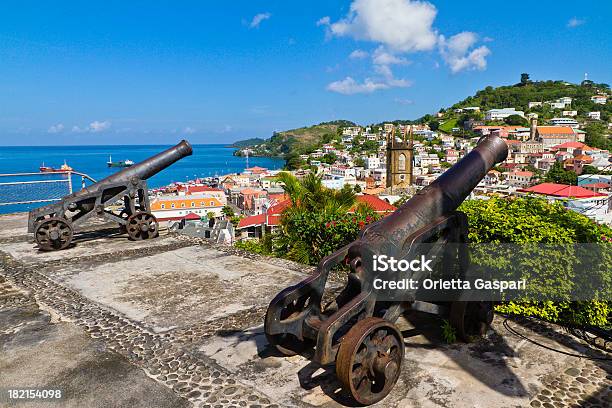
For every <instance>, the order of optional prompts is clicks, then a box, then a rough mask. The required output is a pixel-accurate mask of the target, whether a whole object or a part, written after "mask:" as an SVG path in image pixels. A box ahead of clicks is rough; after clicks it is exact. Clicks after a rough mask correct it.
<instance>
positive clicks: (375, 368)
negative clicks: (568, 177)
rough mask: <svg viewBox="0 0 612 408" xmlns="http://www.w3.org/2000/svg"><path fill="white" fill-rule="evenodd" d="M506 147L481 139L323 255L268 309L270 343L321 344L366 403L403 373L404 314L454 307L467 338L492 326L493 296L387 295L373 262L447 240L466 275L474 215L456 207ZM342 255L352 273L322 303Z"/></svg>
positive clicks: (445, 261) (323, 355) (447, 265)
mask: <svg viewBox="0 0 612 408" xmlns="http://www.w3.org/2000/svg"><path fill="white" fill-rule="evenodd" d="M507 155H508V147H507V145H506V143H505V142H504V141H503V140H502V139H500V138H498V137H494V136H489V137H486V138H484V139H482V140H481V141H480V143H479V144H478V146H477V147H476V148H474V149H473V150H472V151H471V152H470V153H469V154H468V155H467V156H466V157H464V158H463V159H462V160H461V161H459V162H458V163H457V164H455V165H454V166H453V167H451V168H449V169H448V170H447V171H446V172H445V173H444V174H442V175H441V176H440V177H439V178H438V179H437V180H436V181H434V182H433V183H432V184H431V185H429V186H427V187H425V188H424V189H422V190H421V191H419V192H418V193H417V194H416V195H415V196H414V197H412V198H411V199H410V200H409V201H408V202H406V203H405V204H404V205H403V206H401V207H400V208H399V209H397V210H396V211H395V212H394V213H393V214H391V215H389V216H388V217H386V218H383V219H381V220H379V221H378V222H375V223H373V224H371V225H369V226H367V227H366V229H365V230H363V231H362V232H361V234H360V236H359V238H358V239H357V240H356V241H354V242H352V243H350V244H349V245H347V246H345V247H344V248H341V249H339V250H338V251H336V252H335V253H333V254H331V255H329V256H327V257H326V258H324V259H323V260H322V261H321V263H320V264H319V267H318V269H317V270H316V271H315V272H314V273H313V274H312V275H311V276H309V277H308V278H306V279H305V280H303V281H302V282H300V283H298V284H297V285H294V286H291V287H288V288H286V289H285V290H283V291H281V292H280V293H279V294H278V295H276V297H275V298H274V299H273V300H272V302H271V303H270V305H269V307H268V310H267V312H266V317H265V324H264V331H265V334H266V337H267V339H268V342H269V343H271V344H273V345H275V346H276V348H277V349H278V350H279V351H280V352H282V353H284V354H286V355H293V354H296V353H300V352H303V351H306V350H307V349H309V348H313V347H314V354H313V360H314V361H315V362H317V363H319V364H321V365H329V364H332V363H334V362H335V364H336V374H337V376H338V379H339V380H340V382H341V383H342V384H343V386H344V388H345V389H346V390H348V391H349V392H350V394H351V395H352V397H353V398H354V399H355V400H356V401H357V402H358V403H360V404H364V405H369V404H374V403H376V402H378V401H380V400H382V399H383V398H384V397H385V396H387V394H388V393H389V392H390V391H391V389H392V388H393V386H394V385H395V383H396V382H397V379H398V378H399V375H400V371H401V365H402V362H403V356H404V339H403V337H402V334H401V332H400V330H399V329H398V328H397V327H396V326H395V322H396V321H397V319H398V318H399V317H400V316H401V315H402V314H403V313H405V312H407V311H409V310H420V311H424V312H428V313H433V314H439V315H444V316H447V317H448V319H449V320H450V323H451V324H452V325H453V326H454V327H455V329H456V332H457V334H458V337H460V338H462V339H464V340H468V339H469V338H470V337H472V336H478V335H482V334H484V332H485V331H486V328H487V327H488V325H489V324H490V323H491V321H492V319H493V305H492V303H491V302H484V301H483V302H467V301H465V300H464V299H461V298H459V299H457V298H452V299H457V300H455V301H452V300H451V301H441V302H430V301H422V300H420V299H419V298H418V296H417V291H416V290H415V291H414V292H411V291H410V290H407V291H405V292H402V298H401V299H389V298H383V297H382V296H381V292H377V291H376V290H375V289H376V288H375V287H374V280H375V279H376V278H379V277H380V275H381V272H380V271H374V268H373V258H374V256H381V255H386V256H388V257H394V258H395V259H397V260H410V259H416V258H417V257H418V256H419V254H422V253H423V248H431V251H435V250H438V249H440V248H443V249H442V250H441V252H440V254H443V256H440V257H438V258H437V259H438V260H439V265H441V268H440V270H443V271H445V272H446V273H448V272H449V271H451V272H452V274H453V276H454V274H455V273H457V274H459V276H462V275H461V274H463V273H465V271H466V270H467V268H468V266H469V262H470V260H469V255H468V253H467V248H465V247H462V246H461V244H462V243H467V240H468V238H467V235H468V222H467V217H466V215H465V214H463V213H462V212H460V211H457V208H458V207H459V206H460V205H461V203H462V202H463V201H464V200H465V199H466V198H467V197H468V196H469V194H470V193H471V192H472V190H473V189H474V188H475V187H476V186H477V185H478V183H479V182H480V180H482V179H483V178H484V177H485V175H486V174H487V172H488V171H489V170H490V169H491V168H492V167H493V166H495V165H496V164H497V163H499V162H502V161H503V160H505V159H506V156H507ZM449 243H451V244H452V243H458V244H459V245H447V244H449ZM449 247H454V248H455V250H454V252H453V251H452V250H448V249H447V248H449ZM436 248H437V249H436ZM457 248H459V249H457ZM462 249H465V250H462ZM444 251H447V252H444ZM430 253H431V252H428V254H430ZM341 263H345V264H347V265H348V266H349V267H350V270H349V272H348V282H347V283H346V285H345V286H344V288H343V289H342V291H341V292H340V293H339V294H338V295H336V296H335V297H334V298H333V300H331V301H330V302H326V303H325V304H323V303H322V299H324V298H325V299H329V296H325V297H324V292H325V291H326V288H325V286H326V282H327V279H328V276H329V274H330V271H331V270H332V268H334V267H336V266H337V265H339V264H341ZM416 275H417V273H414V274H413V275H412V276H416ZM421 277H422V275H421Z"/></svg>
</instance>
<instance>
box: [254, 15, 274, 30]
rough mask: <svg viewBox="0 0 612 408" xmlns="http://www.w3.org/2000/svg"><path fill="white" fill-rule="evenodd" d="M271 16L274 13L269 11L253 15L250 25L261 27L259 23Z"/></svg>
mask: <svg viewBox="0 0 612 408" xmlns="http://www.w3.org/2000/svg"><path fill="white" fill-rule="evenodd" d="M270 17H272V14H270V13H267V12H266V13H259V14H256V15H255V17H253V19H252V20H251V24H249V27H251V28H259V25H260V24H261V22H262V21H264V20H267V19H269V18H270Z"/></svg>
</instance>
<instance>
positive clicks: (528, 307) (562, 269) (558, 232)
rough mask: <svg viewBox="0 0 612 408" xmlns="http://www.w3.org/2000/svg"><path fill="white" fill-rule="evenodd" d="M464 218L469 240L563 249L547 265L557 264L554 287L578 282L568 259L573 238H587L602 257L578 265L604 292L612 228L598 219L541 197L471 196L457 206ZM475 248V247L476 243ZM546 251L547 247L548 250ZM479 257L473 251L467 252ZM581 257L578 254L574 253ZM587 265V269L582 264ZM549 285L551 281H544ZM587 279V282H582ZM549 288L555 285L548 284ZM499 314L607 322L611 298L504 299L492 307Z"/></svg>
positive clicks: (534, 261)
mask: <svg viewBox="0 0 612 408" xmlns="http://www.w3.org/2000/svg"><path fill="white" fill-rule="evenodd" d="M460 209H461V210H462V211H463V212H465V213H466V214H467V216H468V219H469V224H470V230H469V239H470V241H471V242H474V243H494V244H495V243H499V244H504V243H509V244H519V245H526V244H531V243H538V244H555V245H561V246H562V247H563V248H566V249H567V250H568V251H570V252H567V253H563V252H561V253H559V254H558V256H559V259H556V260H555V261H554V262H552V264H553V265H554V266H555V267H556V268H557V269H556V270H555V272H556V273H557V277H556V279H558V280H557V281H556V282H555V281H552V283H553V284H555V285H558V286H557V288H558V289H559V290H561V289H562V288H563V287H567V286H571V285H575V284H578V283H576V280H579V279H580V276H574V270H576V268H575V265H571V264H570V263H569V262H567V261H568V258H572V257H573V255H574V253H572V252H571V251H573V250H574V249H573V248H574V246H573V245H571V244H574V243H588V244H593V245H598V246H602V248H603V249H604V251H601V253H602V261H601V262H598V261H595V260H592V261H591V262H592V263H589V264H588V265H583V266H582V268H583V269H582V270H588V271H589V274H588V277H589V279H591V278H592V277H597V278H598V279H599V280H600V281H598V282H597V285H598V286H603V287H604V289H606V290H604V292H603V293H607V294H609V287H610V280H611V279H612V277H611V275H612V270H610V258H609V255H610V242H612V229H611V228H609V227H607V226H605V225H601V224H597V223H595V222H594V221H592V220H590V219H589V218H587V217H585V216H583V215H580V214H578V213H576V212H573V211H570V210H567V209H565V208H564V207H563V206H562V205H561V204H560V203H554V204H549V203H547V202H546V201H545V200H543V199H540V198H531V197H528V198H517V199H499V198H491V199H490V200H470V201H466V202H464V203H463V204H462V206H461V208H460ZM476 247H477V248H478V246H476ZM547 254H550V252H547ZM472 258H473V260H474V259H475V260H476V261H477V260H478V253H476V254H475V256H473V257H472ZM577 258H580V257H577ZM539 264H542V262H540V261H539V260H538V259H537V258H534V259H531V264H530V265H531V266H532V267H533V268H535V269H537V268H538V267H539V266H540V265H539ZM584 268H587V269H584ZM548 283H549V284H548V287H550V286H551V284H550V283H551V282H548ZM584 284H589V282H584ZM553 287H554V285H553ZM497 310H498V311H500V312H502V313H508V314H516V315H528V316H536V317H539V318H542V319H544V320H548V321H552V322H557V323H561V324H567V325H595V326H606V325H609V324H610V321H609V318H610V313H611V312H612V301H611V299H610V298H609V296H607V297H606V296H604V297H602V298H600V299H595V300H593V301H588V302H587V301H583V302H571V301H569V300H568V301H562V302H555V301H544V302H534V301H530V302H508V303H504V304H502V305H499V306H497Z"/></svg>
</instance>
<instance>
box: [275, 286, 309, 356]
mask: <svg viewBox="0 0 612 408" xmlns="http://www.w3.org/2000/svg"><path fill="white" fill-rule="evenodd" d="M307 302H308V297H304V298H300V299H298V300H297V301H294V302H291V303H289V304H288V305H287V306H286V307H285V308H284V309H283V310H282V311H281V315H280V319H281V320H285V319H288V318H290V317H293V316H297V315H298V314H300V313H301V312H302V311H303V310H304V309H305V308H306V307H307ZM269 312H270V307H268V310H267V311H266V318H265V320H264V322H267V321H268V313H269ZM264 332H265V334H266V340H268V343H270V344H272V345H273V346H274V347H276V349H277V350H278V351H279V352H281V353H282V354H283V355H285V356H287V357H291V356H295V355H297V354H300V353H301V352H303V351H305V350H307V349H308V348H309V347H310V346H311V345H312V341H310V340H307V339H306V340H304V341H302V340H300V339H298V338H297V337H295V336H293V335H291V334H268V330H267V328H266V324H264Z"/></svg>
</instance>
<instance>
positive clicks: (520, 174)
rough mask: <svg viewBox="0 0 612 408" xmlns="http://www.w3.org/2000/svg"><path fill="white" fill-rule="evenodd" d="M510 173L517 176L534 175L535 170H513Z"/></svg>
mask: <svg viewBox="0 0 612 408" xmlns="http://www.w3.org/2000/svg"><path fill="white" fill-rule="evenodd" d="M509 174H511V175H514V176H517V177H533V172H531V171H513V172H512V173H509Z"/></svg>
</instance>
